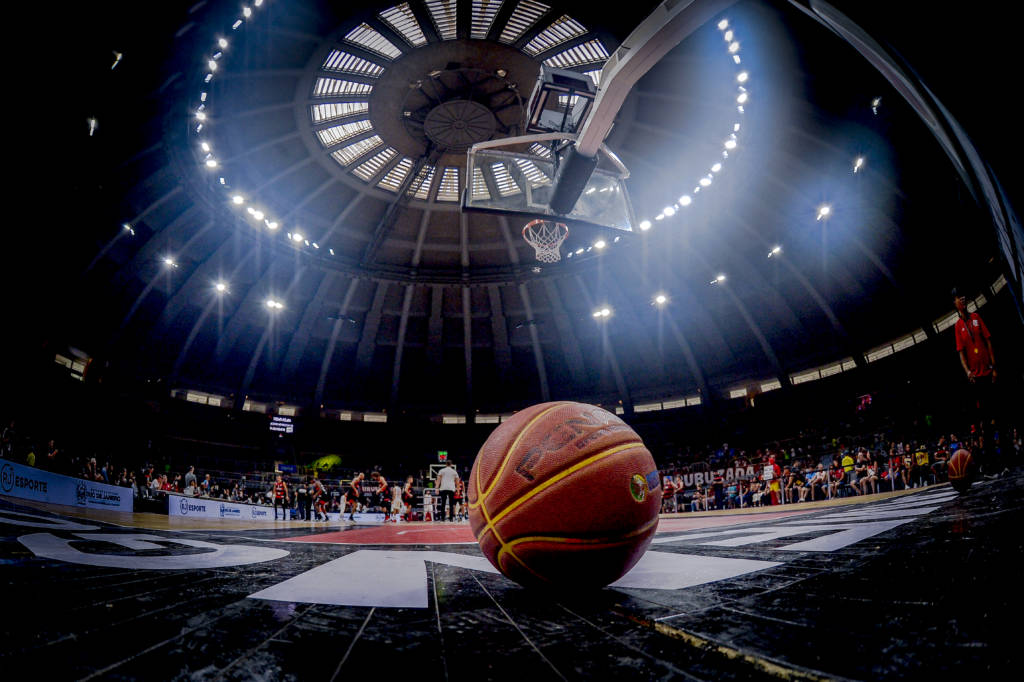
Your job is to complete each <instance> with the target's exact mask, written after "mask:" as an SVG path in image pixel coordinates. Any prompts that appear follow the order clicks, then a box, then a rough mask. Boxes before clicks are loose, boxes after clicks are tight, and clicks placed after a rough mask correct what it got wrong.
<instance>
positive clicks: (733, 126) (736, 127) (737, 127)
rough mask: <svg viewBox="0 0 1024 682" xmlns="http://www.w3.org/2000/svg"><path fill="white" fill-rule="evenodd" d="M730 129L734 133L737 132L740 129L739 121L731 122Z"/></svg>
mask: <svg viewBox="0 0 1024 682" xmlns="http://www.w3.org/2000/svg"><path fill="white" fill-rule="evenodd" d="M732 131H733V132H734V133H738V132H739V131H740V124H739V123H733V124H732Z"/></svg>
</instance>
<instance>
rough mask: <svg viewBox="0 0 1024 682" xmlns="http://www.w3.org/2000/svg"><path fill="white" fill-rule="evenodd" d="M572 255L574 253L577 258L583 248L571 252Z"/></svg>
mask: <svg viewBox="0 0 1024 682" xmlns="http://www.w3.org/2000/svg"><path fill="white" fill-rule="evenodd" d="M573 253H575V254H576V255H577V256H578V255H580V254H581V253H583V247H580V248H578V249H576V250H575V251H573Z"/></svg>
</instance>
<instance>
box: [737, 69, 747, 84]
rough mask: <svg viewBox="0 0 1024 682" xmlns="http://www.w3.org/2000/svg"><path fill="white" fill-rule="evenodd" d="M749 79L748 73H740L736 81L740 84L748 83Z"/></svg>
mask: <svg viewBox="0 0 1024 682" xmlns="http://www.w3.org/2000/svg"><path fill="white" fill-rule="evenodd" d="M748 78H750V74H749V73H747V72H746V71H740V72H739V73H738V74H736V80H737V81H739V82H740V83H746V82H747V79H748Z"/></svg>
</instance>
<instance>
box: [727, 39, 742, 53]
mask: <svg viewBox="0 0 1024 682" xmlns="http://www.w3.org/2000/svg"><path fill="white" fill-rule="evenodd" d="M739 51H740V44H739V43H737V42H735V41H733V42H731V43H729V53H730V54H736V53H737V52H739Z"/></svg>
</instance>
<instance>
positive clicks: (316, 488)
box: [313, 478, 327, 521]
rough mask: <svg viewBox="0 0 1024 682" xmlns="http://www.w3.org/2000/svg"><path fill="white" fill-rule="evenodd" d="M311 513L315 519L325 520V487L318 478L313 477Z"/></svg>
mask: <svg viewBox="0 0 1024 682" xmlns="http://www.w3.org/2000/svg"><path fill="white" fill-rule="evenodd" d="M313 514H314V515H315V516H316V520H317V521H326V520H327V488H325V487H324V484H323V482H322V481H321V480H320V479H319V478H314V479H313Z"/></svg>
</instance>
